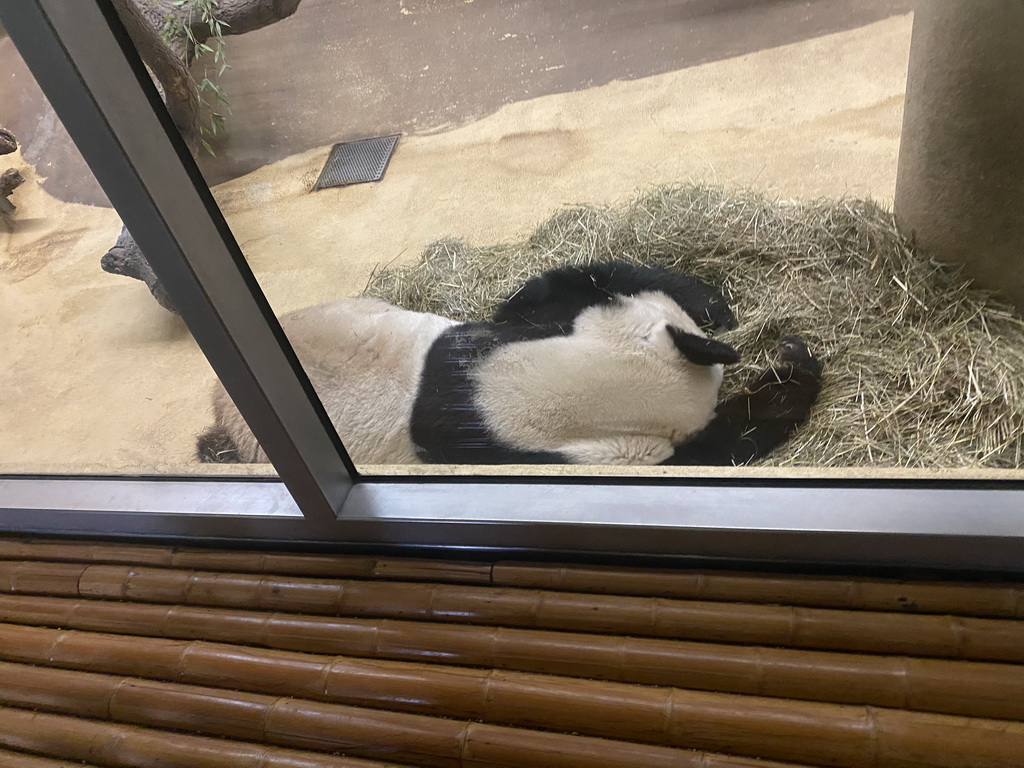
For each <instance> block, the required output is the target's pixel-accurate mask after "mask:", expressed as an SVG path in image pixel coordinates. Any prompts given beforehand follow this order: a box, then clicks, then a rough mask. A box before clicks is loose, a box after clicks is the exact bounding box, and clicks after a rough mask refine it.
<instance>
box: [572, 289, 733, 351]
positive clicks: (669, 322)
mask: <svg viewBox="0 0 1024 768" xmlns="http://www.w3.org/2000/svg"><path fill="white" fill-rule="evenodd" d="M572 336H576V337H578V338H580V339H588V340H590V341H596V342H599V343H604V344H606V345H607V346H608V347H609V348H610V349H613V350H616V351H622V352H626V353H628V354H636V355H646V356H648V357H653V358H656V359H659V360H661V361H663V362H665V363H666V364H668V365H670V366H673V367H681V368H683V369H685V368H688V367H690V366H697V367H714V366H718V368H719V370H720V369H721V366H723V365H730V364H733V363H738V362H739V360H740V354H739V352H737V351H736V350H735V349H734V348H733V347H731V346H729V345H728V344H725V343H724V342H721V341H717V340H715V339H712V338H708V337H707V336H706V335H705V333H704V331H703V330H701V328H700V326H699V325H698V324H697V322H696V321H695V320H694V319H693V318H692V317H691V316H690V315H689V314H688V313H687V312H685V311H684V310H683V309H682V307H680V306H679V304H678V303H677V302H676V301H675V300H674V299H672V298H670V297H669V296H668V295H666V294H665V293H663V292H662V291H644V292H643V293H638V294H636V295H635V296H616V297H615V299H614V300H613V301H611V302H609V303H606V304H604V305H600V306H595V307H591V308H589V309H587V310H584V311H583V312H582V313H580V315H579V316H578V317H577V318H576V322H575V324H574V327H573V333H572Z"/></svg>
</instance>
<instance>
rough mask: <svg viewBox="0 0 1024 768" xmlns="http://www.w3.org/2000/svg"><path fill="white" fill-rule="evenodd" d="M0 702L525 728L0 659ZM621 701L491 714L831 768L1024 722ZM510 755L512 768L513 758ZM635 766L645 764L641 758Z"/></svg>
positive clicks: (941, 763) (274, 724)
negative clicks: (15, 662) (59, 668)
mask: <svg viewBox="0 0 1024 768" xmlns="http://www.w3.org/2000/svg"><path fill="white" fill-rule="evenodd" d="M0 679H2V680H3V681H4V684H3V686H2V687H0V702H2V703H3V704H5V705H8V706H17V707H22V708H39V709H43V710H47V711H54V712H58V713H64V714H79V715H81V714H85V715H86V716H94V715H93V713H94V712H97V711H99V710H102V709H104V708H105V709H106V711H107V713H108V716H109V717H110V718H112V719H114V720H117V721H121V722H126V723H133V724H136V725H146V726H157V727H162V728H174V729H183V730H188V731H196V732H201V733H206V734H208V735H218V736H224V737H228V738H236V739H244V740H247V741H266V742H269V743H272V744H276V745H279V746H284V747H291V748H299V749H312V750H317V751H327V752H331V751H343V752H346V753H348V754H352V755H354V756H358V757H366V758H371V759H372V758H382V757H383V758H391V759H395V760H398V761H399V762H411V763H414V764H422V765H425V766H437V768H456V767H458V766H461V765H463V764H464V760H463V758H464V755H465V751H466V747H467V745H469V744H472V743H474V742H475V741H476V740H477V739H479V738H481V736H483V735H486V734H488V733H492V732H495V731H497V732H499V733H501V734H502V735H503V736H505V737H507V738H508V739H509V740H511V741H510V743H511V744H513V746H514V745H515V744H517V743H521V742H529V741H530V740H531V739H532V738H533V734H534V732H533V731H529V730H524V729H514V728H505V727H503V726H496V725H490V724H480V723H476V722H466V721H462V720H450V719H441V718H438V717H427V716H423V715H411V714H404V713H395V712H384V711H380V710H374V709H362V708H359V707H351V706H342V705H337V704H324V703H319V702H314V701H309V700H305V699H295V698H286V697H274V696H267V695H260V694H251V693H240V692H234V691H226V690H219V689H214V688H205V687H197V686H191V685H179V684H174V683H162V682H153V681H149V680H141V679H132V678H124V677H118V676H110V675H100V674H94V673H87V672H71V671H66V670H58V669H49V668H42V667H31V666H24V665H20V664H9V663H0ZM635 690H636V693H635V694H634V695H633V696H632V697H630V698H628V699H627V698H618V699H613V700H611V701H604V702H596V701H595V702H589V701H588V702H584V701H580V700H579V698H578V697H577V696H575V695H574V694H575V692H574V691H573V692H570V691H566V690H565V688H563V687H561V686H551V685H543V686H532V687H531V686H524V687H523V688H521V689H519V690H518V692H517V695H516V696H510V697H508V699H504V700H503V701H502V704H501V706H500V707H493V708H492V711H491V713H490V714H491V716H493V717H495V719H498V720H502V721H507V720H518V721H520V722H524V723H529V724H530V726H531V727H536V728H546V727H552V726H554V727H557V728H563V729H564V728H566V727H567V724H568V723H578V725H579V726H580V727H579V728H578V729H577V730H578V732H580V733H584V734H587V733H589V734H593V733H595V732H601V733H608V732H611V733H613V734H614V736H615V737H617V738H618V739H626V740H629V741H633V742H640V743H644V744H657V745H661V746H666V747H676V748H683V749H688V750H708V751H715V752H724V753H728V754H732V755H736V756H742V757H751V758H765V759H773V760H783V761H787V760H788V761H800V762H805V763H806V762H811V763H817V764H825V765H831V766H839V767H840V768H926V767H927V768H961V767H962V766H963V757H964V756H965V755H966V756H970V761H971V762H970V765H971V766H972V768H996V767H997V766H998V767H999V768H1006V767H1007V766H1018V765H1019V761H1020V756H1021V755H1024V724H1022V723H1014V722H1007V721H1001V720H982V719H970V718H961V717H951V716H948V715H935V714H926V713H918V712H906V711H899V710H888V709H876V708H871V707H851V706H840V705H834V704H818V703H810V702H798V701H785V700H780V699H763V698H758V697H749V696H732V695H728V694H718V693H697V692H692V691H680V690H672V691H670V692H669V693H668V695H667V696H665V695H664V694H663V693H662V692H661V691H658V690H657V689H645V688H637V689H635ZM505 764H508V765H515V766H521V765H523V764H524V763H522V762H521V758H520V756H519V755H512V754H510V755H508V756H507V757H506V759H505ZM640 764H643V763H640Z"/></svg>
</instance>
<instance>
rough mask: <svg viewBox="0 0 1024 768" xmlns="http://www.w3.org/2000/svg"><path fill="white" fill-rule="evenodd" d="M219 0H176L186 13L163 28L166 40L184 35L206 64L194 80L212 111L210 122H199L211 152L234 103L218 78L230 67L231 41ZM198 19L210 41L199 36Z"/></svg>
mask: <svg viewBox="0 0 1024 768" xmlns="http://www.w3.org/2000/svg"><path fill="white" fill-rule="evenodd" d="M218 3H219V0H175V2H174V3H173V4H174V5H175V6H176V7H177V8H179V9H181V11H182V13H181V14H180V15H174V16H168V17H167V18H166V20H165V21H164V26H163V29H161V30H160V36H161V37H163V38H164V40H175V39H179V38H184V40H185V43H186V45H188V46H189V47H190V48H191V52H192V56H193V59H194V60H195V61H199V62H201V63H202V64H203V76H202V78H201V79H196V78H195V77H193V82H194V83H195V88H196V95H197V96H198V97H199V104H200V107H201V108H204V109H205V110H206V111H207V112H208V113H209V123H203V122H200V124H199V141H200V143H201V144H202V145H203V149H205V150H206V151H207V152H209V153H210V154H211V155H215V154H216V153H215V152H214V151H213V147H212V146H211V145H210V142H209V139H211V138H213V137H214V136H216V135H217V134H219V133H223V132H224V124H225V119H224V112H230V111H231V103H230V102H229V101H228V100H227V98H226V97H225V95H224V91H223V90H222V89H221V87H220V86H219V85H218V84H217V83H216V82H215V80H214V78H217V77H220V76H221V75H223V74H224V72H225V70H227V69H228V63H227V58H226V56H225V53H226V51H227V44H226V43H225V42H224V28H225V27H226V26H227V24H225V23H224V22H222V21H220V20H219V19H218V18H217V13H216V11H217V5H218ZM196 21H198V22H200V23H201V24H202V25H203V26H205V27H207V28H209V30H210V31H211V32H212V33H213V35H212V37H210V38H209V39H208V40H207V41H203V40H200V39H199V38H197V37H196V36H195V33H194V32H193V30H192V27H193V24H195V22H196Z"/></svg>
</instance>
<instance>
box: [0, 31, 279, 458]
mask: <svg viewBox="0 0 1024 768" xmlns="http://www.w3.org/2000/svg"><path fill="white" fill-rule="evenodd" d="M0 66H2V68H3V71H4V72H6V73H8V77H5V78H4V79H3V82H2V84H0V102H2V103H3V104H4V105H5V107H6V109H5V111H4V113H3V116H2V125H0V128H3V129H4V130H5V131H7V132H9V134H10V135H11V136H12V137H13V139H14V141H15V142H16V144H17V148H16V149H15V150H14V151H12V152H8V153H6V154H5V155H4V156H3V157H2V158H0V161H2V162H0V171H3V170H4V169H6V168H11V169H13V171H14V172H15V173H17V174H20V176H21V177H23V178H24V183H22V184H21V185H20V186H17V187H16V188H15V189H13V191H11V192H10V194H9V195H6V196H4V197H3V200H5V201H7V202H8V203H9V204H10V205H9V206H6V207H5V210H3V211H0V318H2V320H0V359H2V360H3V363H4V364H3V366H2V368H0V389H2V391H3V392H4V397H3V399H2V402H0V446H2V448H0V473H12V474H22V473H43V474H51V473H100V474H114V473H117V474H120V473H124V474H154V473H160V474H182V473H196V472H208V471H209V467H206V466H203V465H200V464H198V463H197V462H196V461H195V458H194V441H195V437H194V436H195V434H197V433H198V432H199V431H200V430H201V429H202V427H203V426H204V425H205V422H206V421H207V419H208V418H209V417H208V405H207V403H208V399H209V396H208V388H207V387H206V386H204V385H202V384H199V383H200V382H204V381H207V380H212V379H213V374H212V372H211V369H210V366H209V364H208V363H207V362H206V359H205V358H204V357H203V355H202V353H201V352H200V351H199V349H198V348H197V347H196V345H195V343H194V342H193V340H192V337H191V336H190V335H189V333H188V330H187V329H186V328H185V326H184V324H183V323H182V321H181V320H180V318H178V317H177V316H176V315H175V314H172V313H171V312H169V311H167V309H165V308H163V307H161V306H160V305H159V304H158V303H157V302H156V301H154V299H153V294H152V293H151V292H150V291H149V290H147V286H146V285H144V284H143V283H142V282H135V281H129V280H125V279H124V278H123V277H118V276H115V275H112V274H109V273H108V271H104V269H105V268H108V267H109V266H110V262H111V259H112V258H114V257H115V256H116V255H117V249H113V250H114V253H113V254H112V255H109V254H108V255H106V256H105V254H107V252H108V251H110V250H112V246H114V244H115V242H116V241H117V240H118V236H119V233H120V231H121V222H120V219H119V218H118V216H117V213H116V212H115V211H114V210H113V209H112V208H111V207H110V204H109V203H108V201H107V200H106V198H105V196H104V195H103V192H102V190H101V189H100V187H99V185H98V184H97V183H96V181H95V179H94V178H93V175H92V173H91V172H90V171H89V168H88V167H87V166H86V164H85V162H84V160H83V159H82V157H81V155H80V154H79V153H78V151H77V149H76V148H75V145H74V143H73V142H72V141H71V139H70V137H69V136H68V135H67V133H66V131H65V130H64V128H63V126H62V125H61V122H60V120H59V119H58V118H57V116H56V115H55V114H54V112H53V110H52V108H51V107H50V104H49V102H48V101H47V100H46V98H45V96H44V95H43V94H42V92H41V91H40V90H39V88H38V86H37V84H36V82H35V80H34V79H33V77H32V76H31V74H30V73H29V71H28V69H27V68H26V67H25V65H24V62H23V61H22V60H21V58H20V56H19V55H18V52H17V51H16V49H15V48H14V45H13V44H12V42H11V40H10V39H6V38H5V39H3V40H0ZM12 208H13V210H12ZM101 260H102V266H101ZM253 469H254V470H255V471H258V472H260V473H270V472H272V471H273V470H272V468H271V467H269V465H263V466H261V467H256V468H253ZM250 471H252V470H250Z"/></svg>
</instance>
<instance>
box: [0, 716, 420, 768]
mask: <svg viewBox="0 0 1024 768" xmlns="http://www.w3.org/2000/svg"><path fill="white" fill-rule="evenodd" d="M0 744H2V745H4V746H7V747H10V748H13V749H24V750H27V751H32V752H38V753H42V754H46V755H49V756H50V757H51V758H59V759H64V760H72V761H74V762H73V763H58V765H62V766H63V765H68V766H70V765H75V766H81V765H82V763H81V762H79V761H82V760H89V761H93V762H96V763H101V764H103V765H105V766H115V767H116V768H403V766H399V765H396V764H395V763H379V762H375V761H373V762H371V761H368V760H360V759H358V758H353V757H336V756H334V755H323V754H317V753H313V752H298V751H295V750H290V749H280V748H277V747H268V746H265V745H263V744H247V743H244V742H238V741H234V742H232V741H225V740H224V739H212V738H208V737H204V736H191V735H186V734H183V733H169V732H167V731H159V730H154V729H151V728H139V727H137V726H130V725H120V724H116V723H109V722H98V721H94V720H83V719H81V718H78V717H65V716H62V715H51V714H44V713H41V712H27V711H24V710H20V709H10V708H7V707H0ZM3 765H4V764H3V762H2V761H0V766H3ZM15 765H16V764H15ZM25 768H29V766H28V765H26V766H25ZM39 768H49V766H45V765H40V766H39ZM53 768H57V766H56V765H54V766H53ZM405 768H408V767H407V766H406V767H405Z"/></svg>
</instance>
